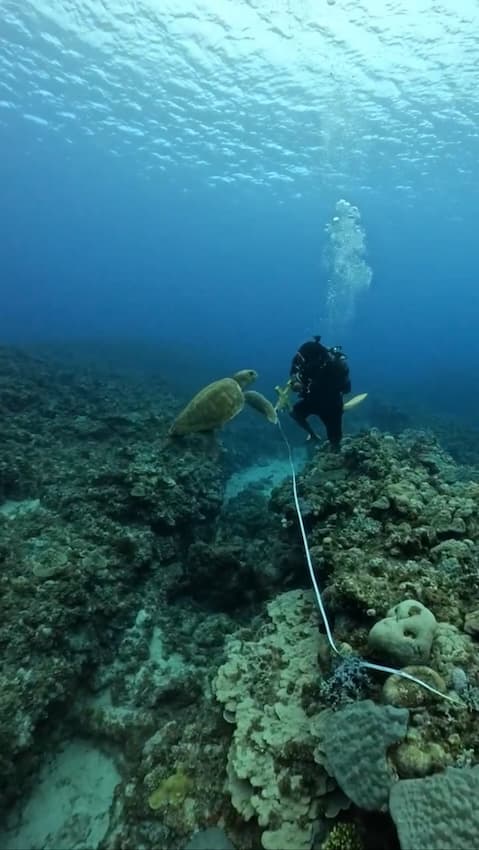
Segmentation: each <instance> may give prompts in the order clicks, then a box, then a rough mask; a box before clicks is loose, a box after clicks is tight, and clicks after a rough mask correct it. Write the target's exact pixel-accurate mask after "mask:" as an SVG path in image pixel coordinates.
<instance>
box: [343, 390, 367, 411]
mask: <svg viewBox="0 0 479 850" xmlns="http://www.w3.org/2000/svg"><path fill="white" fill-rule="evenodd" d="M367 397H368V394H367V393H359V395H353V397H352V398H349V399H348V400H347V401H345V402H344V404H343V410H352V408H353V407H357V406H358V404H361V402H362V401H364V399H365V398H367Z"/></svg>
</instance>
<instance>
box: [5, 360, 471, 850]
mask: <svg viewBox="0 0 479 850" xmlns="http://www.w3.org/2000/svg"><path fill="white" fill-rule="evenodd" d="M241 365H242V364H241ZM157 371H158V375H159V376H160V377H156V375H155V371H154V370H153V371H151V370H150V372H149V374H147V375H146V374H145V375H144V376H143V377H142V376H141V372H140V371H138V372H136V373H135V372H133V371H131V372H128V373H127V372H125V371H121V370H119V369H117V370H115V369H113V368H100V367H99V366H98V365H97V366H92V365H91V364H88V365H86V364H84V363H82V362H81V359H76V360H74V359H72V358H65V357H64V358H63V359H62V357H61V356H60V355H58V354H57V355H56V356H53V355H52V354H51V353H49V354H48V355H47V354H46V353H38V352H37V353H34V354H33V353H27V352H25V351H24V352H21V351H18V350H12V349H6V348H4V349H0V437H1V450H0V583H1V597H0V605H1V617H0V649H1V661H2V663H1V672H0V806H1V813H2V814H1V825H0V847H1V848H2V850H161V848H167V850H170V848H171V850H185V848H190V850H194V848H197V850H198V849H199V848H204V850H213V848H217V850H221V848H223V850H226V848H236V850H261V848H264V850H275V848H277V850H282V848H284V849H285V848H290V850H310V848H315V850H320V848H321V850H361V848H363V850H399V848H401V850H425V848H431V850H470V848H471V847H474V846H479V808H478V807H477V805H476V800H477V794H478V791H479V767H478V766H477V765H478V762H479V725H478V722H477V711H478V709H479V657H478V640H479V513H478V508H479V440H478V434H477V432H476V431H474V430H473V429H470V428H469V429H467V428H466V427H465V426H462V425H460V424H457V423H456V424H455V425H454V427H452V426H451V425H450V423H447V422H445V421H444V420H442V419H440V418H439V417H436V418H434V417H432V416H431V421H430V425H431V427H428V430H418V428H417V422H415V421H414V414H411V413H410V412H409V413H408V414H407V415H406V414H404V413H403V412H402V411H398V410H396V409H395V408H393V407H392V406H391V405H389V404H388V403H386V402H385V401H380V400H379V399H376V400H374V399H372V400H370V406H369V407H367V406H366V407H365V409H364V410H359V411H358V412H357V413H354V414H353V413H351V414H350V419H348V421H347V430H348V432H349V436H346V438H345V440H344V444H343V447H342V450H341V453H340V454H339V455H334V454H331V453H330V452H329V451H328V450H327V447H326V446H324V445H322V446H320V448H319V449H316V450H315V451H313V450H311V451H308V452H306V451H305V449H304V448H298V449H297V450H296V453H295V457H296V460H297V464H298V470H300V473H299V476H298V486H299V499H300V507H301V511H302V514H303V518H304V523H305V528H306V532H307V534H308V539H309V544H310V547H311V555H312V558H313V563H314V567H315V571H316V576H317V579H318V582H319V583H320V586H321V588H322V589H323V597H324V602H325V604H326V607H327V610H328V612H329V614H330V619H331V623H332V626H333V632H334V637H335V641H336V644H337V646H338V648H339V650H340V653H341V656H340V657H336V658H335V657H334V654H332V653H331V651H330V648H329V647H328V643H327V640H326V637H325V634H324V629H323V627H322V624H321V622H320V619H319V614H318V610H317V606H316V604H315V600H314V597H313V594H312V591H311V589H310V585H309V580H308V574H307V570H306V566H305V557H304V550H303V547H302V543H301V538H300V535H299V529H298V522H297V517H296V514H295V510H294V504H293V498H292V490H291V479H290V475H289V466H288V461H287V453H286V448H285V446H284V444H283V443H282V440H281V435H280V434H279V432H278V429H277V428H275V427H274V426H273V425H270V424H269V423H267V422H266V421H262V420H260V419H259V418H258V417H257V414H255V413H254V412H251V411H245V412H244V413H242V414H241V416H240V417H238V419H237V420H235V422H233V423H231V424H229V425H227V426H226V427H225V429H224V430H223V431H222V432H221V434H219V435H218V436H217V437H216V438H214V439H213V438H205V437H203V436H202V435H198V436H192V437H186V438H184V439H176V440H172V439H171V438H169V437H168V428H169V426H170V424H171V422H172V420H173V419H174V417H175V414H176V413H177V412H178V411H179V409H180V408H181V406H182V405H183V404H184V402H185V401H186V396H182V397H179V394H178V393H177V390H176V389H175V385H174V382H172V381H171V368H169V369H168V372H169V377H170V382H169V383H167V382H165V381H164V380H163V379H162V377H161V373H162V369H161V363H159V364H158V369H157ZM213 377H216V376H213ZM348 415H349V414H348ZM255 416H256V418H255ZM414 425H415V426H416V427H412V426H414ZM285 427H286V430H287V433H288V434H291V436H292V438H293V439H295V440H296V441H298V440H299V437H298V435H297V433H296V432H294V428H293V430H292V429H291V423H288V422H286V424H285ZM297 445H298V446H300V445H301V444H300V443H299V442H297ZM361 658H362V659H369V660H370V661H373V662H376V663H379V664H382V665H386V666H391V667H394V668H399V669H401V670H406V672H409V673H410V674H411V675H414V676H416V677H418V678H420V679H421V680H423V681H424V682H426V683H428V684H429V685H430V686H432V687H433V688H434V689H435V690H436V691H437V692H438V693H435V694H434V693H432V692H431V691H428V690H426V689H425V688H423V687H421V686H419V685H416V684H414V683H413V682H411V681H409V680H405V679H403V678H400V677H398V676H395V675H389V676H387V675H384V674H382V673H374V672H372V671H367V670H365V668H364V667H362V666H361V663H360V661H359V659H361ZM441 694H443V695H442V696H441Z"/></svg>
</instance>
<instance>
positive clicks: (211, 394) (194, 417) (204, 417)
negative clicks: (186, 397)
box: [170, 378, 244, 436]
mask: <svg viewBox="0 0 479 850" xmlns="http://www.w3.org/2000/svg"><path fill="white" fill-rule="evenodd" d="M243 407H244V396H243V393H242V390H241V387H240V386H239V384H238V382H237V381H235V380H234V378H221V380H219V381H213V383H212V384H208V385H207V386H206V387H203V389H202V390H200V391H199V393H197V394H196V395H195V396H194V397H193V398H192V399H191V401H190V402H189V404H187V405H186V407H185V408H184V409H183V410H182V411H181V413H180V414H179V416H178V417H177V419H176V420H175V422H173V425H172V426H171V428H170V434H171V435H172V436H180V435H183V434H192V433H194V432H195V431H212V430H213V429H214V428H221V426H222V425H224V424H225V422H228V421H229V420H230V419H233V417H234V416H236V415H237V414H238V413H240V412H241V411H242V410H243Z"/></svg>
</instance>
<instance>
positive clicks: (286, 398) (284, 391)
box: [274, 378, 292, 410]
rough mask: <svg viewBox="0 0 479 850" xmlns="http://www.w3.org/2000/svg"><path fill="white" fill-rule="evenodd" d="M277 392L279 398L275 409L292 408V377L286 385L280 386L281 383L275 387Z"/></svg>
mask: <svg viewBox="0 0 479 850" xmlns="http://www.w3.org/2000/svg"><path fill="white" fill-rule="evenodd" d="M275 390H276V392H277V393H278V400H277V402H276V404H275V406H274V409H275V410H291V408H292V404H291V399H290V392H291V378H288V380H287V381H286V383H285V385H284V387H280V386H279V385H278V386H276V387H275Z"/></svg>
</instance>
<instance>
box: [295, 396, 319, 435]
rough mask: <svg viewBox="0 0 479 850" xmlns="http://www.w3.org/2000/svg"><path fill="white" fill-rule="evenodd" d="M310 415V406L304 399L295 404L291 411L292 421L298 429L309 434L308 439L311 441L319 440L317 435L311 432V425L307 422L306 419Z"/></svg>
mask: <svg viewBox="0 0 479 850" xmlns="http://www.w3.org/2000/svg"><path fill="white" fill-rule="evenodd" d="M311 413H312V411H311V410H310V406H309V404H308V402H307V401H306V399H304V398H303V399H301V400H300V401H297V402H296V404H295V405H294V407H293V409H292V411H291V416H292V418H293V419H294V421H295V422H297V423H298V425H299V426H300V428H303V430H304V431H306V432H307V433H308V434H309V437H310V438H311V439H312V440H318V439H319V437H318V435H317V434H315V432H314V431H313V429H312V428H311V425H310V424H309V422H308V420H307V417H308V416H310V415H311Z"/></svg>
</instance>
